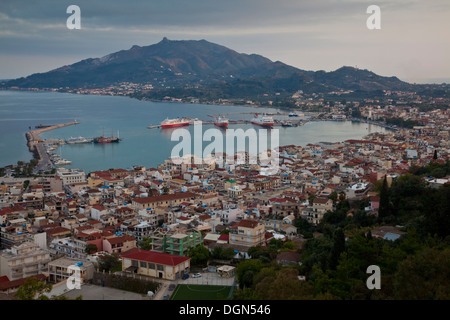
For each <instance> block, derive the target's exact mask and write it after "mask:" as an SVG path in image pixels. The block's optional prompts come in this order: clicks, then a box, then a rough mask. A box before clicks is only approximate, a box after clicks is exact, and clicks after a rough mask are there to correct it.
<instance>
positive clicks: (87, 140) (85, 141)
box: [66, 137, 93, 144]
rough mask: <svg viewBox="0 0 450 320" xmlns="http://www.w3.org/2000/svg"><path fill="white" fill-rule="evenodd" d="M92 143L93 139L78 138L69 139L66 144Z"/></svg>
mask: <svg viewBox="0 0 450 320" xmlns="http://www.w3.org/2000/svg"><path fill="white" fill-rule="evenodd" d="M92 141H93V139H88V138H83V137H77V138H73V137H70V138H69V139H67V140H66V143H68V144H76V143H89V142H92Z"/></svg>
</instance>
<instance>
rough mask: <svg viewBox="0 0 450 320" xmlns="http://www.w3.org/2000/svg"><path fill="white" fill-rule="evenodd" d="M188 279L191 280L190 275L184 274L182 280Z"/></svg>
mask: <svg viewBox="0 0 450 320" xmlns="http://www.w3.org/2000/svg"><path fill="white" fill-rule="evenodd" d="M187 278H189V274H188V273H185V274H183V276H182V277H181V279H183V280H186V279H187Z"/></svg>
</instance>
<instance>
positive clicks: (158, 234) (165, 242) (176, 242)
mask: <svg viewBox="0 0 450 320" xmlns="http://www.w3.org/2000/svg"><path fill="white" fill-rule="evenodd" d="M149 238H150V248H151V250H153V251H156V252H164V253H169V254H171V255H179V256H183V255H187V253H188V251H189V250H190V249H192V248H195V247H196V246H198V245H200V244H202V243H203V240H202V234H201V233H200V232H198V231H196V230H190V231H187V232H186V233H184V232H166V231H165V230H163V229H157V230H155V232H154V233H153V234H152V235H151V236H150V237H149Z"/></svg>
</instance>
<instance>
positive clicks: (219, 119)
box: [147, 112, 309, 129]
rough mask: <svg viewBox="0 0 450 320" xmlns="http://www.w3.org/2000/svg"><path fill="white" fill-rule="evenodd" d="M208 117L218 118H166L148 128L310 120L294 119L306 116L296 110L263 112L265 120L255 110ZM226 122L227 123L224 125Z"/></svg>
mask: <svg viewBox="0 0 450 320" xmlns="http://www.w3.org/2000/svg"><path fill="white" fill-rule="evenodd" d="M244 114H245V115H251V114H253V115H255V118H254V119H252V120H245V119H227V118H225V116H228V115H244ZM272 116H288V117H289V120H286V119H273V118H272ZM208 117H210V118H213V119H216V120H199V119H197V118H195V119H190V118H187V117H184V118H182V119H166V120H165V121H163V122H162V123H160V124H156V125H149V126H147V128H148V129H158V128H162V129H164V128H168V127H177V126H188V125H194V124H195V122H196V121H199V122H200V121H201V123H202V124H206V125H207V124H211V125H216V126H218V127H222V128H224V129H225V128H227V127H228V124H255V125H259V126H263V127H268V128H272V127H277V126H278V127H280V126H281V127H298V126H301V125H303V124H305V123H306V122H308V121H309V120H306V119H299V120H292V118H298V117H304V114H303V113H294V112H290V113H287V112H269V113H263V114H261V117H260V119H265V122H261V121H259V119H257V118H258V113H255V112H231V113H221V114H208ZM224 123H226V125H224Z"/></svg>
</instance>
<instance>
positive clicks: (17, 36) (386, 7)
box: [0, 0, 450, 83]
mask: <svg viewBox="0 0 450 320" xmlns="http://www.w3.org/2000/svg"><path fill="white" fill-rule="evenodd" d="M72 4H75V5H78V6H79V7H80V9H81V29H80V30H69V29H68V28H67V27H66V20H67V18H68V17H69V16H70V14H67V13H66V9H67V7H68V6H69V5H72ZM369 5H378V6H379V7H380V9H381V30H369V29H368V28H367V27H366V20H367V18H368V17H369V16H370V14H368V13H366V10H367V7H368V6H369ZM163 37H167V38H169V39H171V40H200V39H205V40H208V41H210V42H214V43H218V44H221V45H224V46H226V47H228V48H230V49H233V50H236V51H238V52H241V53H257V54H260V55H263V56H265V57H267V58H269V59H271V60H273V61H277V60H279V61H282V62H284V63H287V64H289V65H292V66H295V67H297V68H300V69H304V70H314V71H317V70H325V71H332V70H336V69H338V68H340V67H341V66H344V65H346V66H357V67H358V68H361V69H368V70H371V71H373V72H375V73H377V74H379V75H383V76H397V77H399V78H400V79H401V80H404V81H408V82H417V83H423V82H439V83H440V82H444V81H446V82H450V59H449V57H450V0H391V1H387V0H314V1H303V0H270V1H269V0H221V1H218V0H128V1H124V0H107V1H106V0H102V1H100V0H69V1H67V0H0V79H8V78H17V77H22V76H27V75H29V74H32V73H36V72H46V71H49V70H51V69H55V68H57V67H60V66H62V65H67V64H72V63H74V62H77V61H79V60H82V59H86V58H97V57H102V56H104V55H107V54H109V53H112V52H116V51H119V50H124V49H129V48H130V47H131V46H133V45H140V46H146V45H151V44H154V43H157V42H159V41H161V39H162V38H163Z"/></svg>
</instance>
